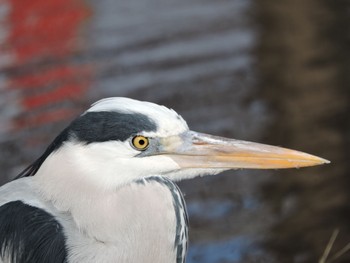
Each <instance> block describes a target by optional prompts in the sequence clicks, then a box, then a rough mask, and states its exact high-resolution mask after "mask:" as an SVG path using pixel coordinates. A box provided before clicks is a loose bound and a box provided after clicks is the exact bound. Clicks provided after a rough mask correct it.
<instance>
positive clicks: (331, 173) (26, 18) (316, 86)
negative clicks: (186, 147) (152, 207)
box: [0, 0, 350, 263]
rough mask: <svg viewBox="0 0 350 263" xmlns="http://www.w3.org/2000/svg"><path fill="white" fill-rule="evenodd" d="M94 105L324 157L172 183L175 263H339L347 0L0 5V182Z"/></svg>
mask: <svg viewBox="0 0 350 263" xmlns="http://www.w3.org/2000/svg"><path fill="white" fill-rule="evenodd" d="M107 96H127V97H132V98H135V99H140V100H148V101H153V102H156V103H159V104H164V105H167V106H168V107H171V108H174V109H175V110H176V111H177V112H179V113H180V114H181V115H182V116H183V117H184V118H185V119H186V120H187V121H188V123H189V126H190V128H191V129H193V130H197V131H201V132H205V133H212V134H216V135H221V136H227V137H233V138H237V139H244V140H251V141H258V142H262V143H268V144H273V145H281V146H285V147H289V148H293V149H297V150H301V151H305V152H309V153H313V154H315V155H319V156H322V157H324V158H326V159H329V160H331V161H332V163H331V164H330V165H325V166H320V167H313V168H305V169H300V170H296V169H295V170H282V171H254V170H239V171H230V172H226V173H224V174H222V175H218V176H215V177H206V178H199V179H194V180H190V181H186V182H181V183H180V188H181V189H182V191H183V192H184V193H185V199H186V201H187V204H188V212H189V216H190V248H189V255H188V263H228V262H296V263H297V262H300V263H304V262H318V261H319V259H320V258H321V256H322V255H323V253H324V251H325V249H326V246H327V243H328V241H329V240H330V238H331V235H332V233H336V231H339V232H338V235H337V238H336V240H335V242H334V244H333V246H332V249H331V252H330V256H329V257H328V260H327V261H326V262H337V263H339V262H350V254H349V253H346V251H345V250H346V246H347V245H348V244H349V242H350V224H349V219H350V207H349V201H350V191H349V188H350V174H349V173H350V172H349V171H350V162H349V160H348V156H349V154H350V151H349V149H350V118H349V110H350V109H349V107H350V2H349V1H346V0H303V1H295V0H283V1H269V0H266V1H258V0H216V1H209V0H129V1H119V0H65V1H61V0H31V1H23V0H0V169H1V174H0V184H3V183H5V182H7V181H9V180H10V179H11V178H13V177H14V176H15V175H16V174H17V173H19V172H20V171H21V170H22V169H23V168H24V167H26V166H27V165H29V164H30V163H31V162H32V161H34V160H35V159H36V158H37V157H38V156H39V155H40V153H42V152H43V151H44V149H45V147H46V145H48V144H49V143H50V142H51V141H52V140H53V138H54V137H55V136H56V135H57V134H58V133H59V131H60V130H61V129H63V128H64V127H65V126H66V125H67V124H68V123H69V122H70V121H71V120H72V119H73V118H74V117H75V116H77V115H78V114H80V113H81V112H82V111H83V110H85V109H86V108H87V107H88V106H89V105H90V104H91V103H92V102H94V101H96V100H98V99H100V98H103V97H107ZM344 247H345V249H344V252H345V253H342V251H341V250H342V249H343V248H344ZM338 252H339V253H338ZM320 262H321V261H320ZM321 263H322V262H321ZM323 263H324V262H323Z"/></svg>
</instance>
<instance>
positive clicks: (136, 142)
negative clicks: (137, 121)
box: [132, 135, 149, 151]
mask: <svg viewBox="0 0 350 263" xmlns="http://www.w3.org/2000/svg"><path fill="white" fill-rule="evenodd" d="M132 145H133V146H134V147H135V148H136V149H137V150H141V151H143V150H146V149H147V147H148V145H149V139H148V138H146V137H144V136H141V135H138V136H135V137H134V138H133V139H132Z"/></svg>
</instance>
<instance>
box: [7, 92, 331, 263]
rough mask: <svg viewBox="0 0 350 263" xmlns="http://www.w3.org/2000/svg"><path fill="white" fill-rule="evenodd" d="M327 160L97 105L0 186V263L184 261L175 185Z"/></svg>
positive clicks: (163, 112)
mask: <svg viewBox="0 0 350 263" xmlns="http://www.w3.org/2000/svg"><path fill="white" fill-rule="evenodd" d="M135 138H137V140H135ZM136 141H137V142H139V143H135V142H136ZM325 162H327V161H326V160H324V159H321V158H318V157H315V156H312V155H308V154H304V153H301V152H297V151H292V150H288V149H283V148H279V147H273V146H267V145H262V144H256V143H250V142H243V141H238V140H232V139H225V138H220V137H215V136H210V135H205V134H201V133H196V132H193V131H190V130H189V128H188V126H187V124H186V122H185V121H184V120H183V118H182V117H181V116H179V115H178V114H177V113H176V112H175V111H173V110H170V109H168V108H166V107H164V106H159V105H156V104H153V103H149V102H140V101H136V100H131V99H127V98H108V99H104V100H101V101H99V102H97V103H95V104H93V105H92V107H91V108H90V109H88V110H87V111H86V112H85V113H83V114H82V115H81V116H79V117H78V118H77V119H75V120H74V121H73V122H72V123H71V124H70V125H68V127H67V128H66V129H64V130H63V131H62V132H61V133H60V134H59V135H58V136H57V137H56V138H55V140H54V141H53V142H52V143H51V144H50V145H49V147H48V148H47V150H46V151H45V152H44V153H43V155H42V156H41V157H39V158H38V159H37V160H36V161H35V162H34V163H33V164H32V165H31V166H29V167H28V168H27V169H25V170H24V171H23V172H22V173H21V174H20V175H19V176H18V177H17V178H16V179H15V180H13V181H12V182H10V183H8V184H6V185H4V186H2V187H1V188H0V236H1V237H0V262H1V263H5V262H6V263H22V262H28V263H31V262H50V263H51V262H53V263H56V262H57V263H59V262H60V263H61V262H67V263H76V262H84V263H89V262H101V263H109V262H123V263H134V262H144V263H148V262H152V263H167V262H169V263H184V262H185V257H186V251H187V242H188V233H187V232H188V230H187V228H188V219H187V213H186V206H185V202H184V200H183V197H182V194H181V191H180V190H179V189H178V187H177V186H176V184H175V183H174V181H179V180H182V179H188V178H192V177H195V176H201V175H206V174H216V173H219V172H220V171H223V170H227V169H234V168H259V169H266V168H286V167H299V166H309V165H316V164H321V163H325Z"/></svg>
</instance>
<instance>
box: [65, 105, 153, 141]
mask: <svg viewBox="0 0 350 263" xmlns="http://www.w3.org/2000/svg"><path fill="white" fill-rule="evenodd" d="M70 130H71V131H72V133H73V134H74V136H76V137H77V139H78V140H80V141H83V142H86V143H92V142H104V141H112V140H118V141H125V140H127V139H128V138H130V137H131V136H132V135H133V134H138V133H140V132H143V131H148V132H149V131H156V130H157V126H156V124H155V123H154V122H153V121H152V120H151V119H150V118H148V117H147V116H146V115H143V114H138V113H135V114H125V113H118V112H88V113H86V114H84V115H83V116H81V117H79V118H78V119H77V120H75V121H74V122H73V123H72V124H71V126H70Z"/></svg>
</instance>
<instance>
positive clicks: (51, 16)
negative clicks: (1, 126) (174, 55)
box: [5, 0, 91, 130]
mask: <svg viewBox="0 0 350 263" xmlns="http://www.w3.org/2000/svg"><path fill="white" fill-rule="evenodd" d="M6 4H7V5H8V6H9V9H10V12H9V14H8V17H7V24H8V25H7V27H8V30H9V33H8V37H7V39H6V41H5V43H6V46H5V47H7V51H6V52H8V53H9V54H11V64H10V65H8V66H9V67H10V68H12V69H16V68H18V67H19V68H21V67H26V66H27V68H29V69H30V70H27V71H24V73H22V72H20V73H19V74H14V75H13V76H8V79H7V82H8V85H7V89H9V90H13V91H14V92H16V93H17V94H18V95H17V100H18V102H17V104H18V106H19V107H20V111H19V115H18V116H16V118H14V119H15V120H14V121H13V122H14V123H13V125H12V127H13V128H14V129H15V130H16V129H21V128H23V127H33V126H37V125H43V124H46V123H53V122H57V121H61V120H63V119H65V118H69V117H70V116H71V115H72V114H74V109H67V108H65V109H62V108H60V107H58V106H57V105H58V104H59V103H62V102H64V101H70V100H79V99H80V100H81V99H82V98H84V95H85V94H86V92H87V90H88V87H89V82H88V79H89V76H90V75H91V67H89V66H85V65H79V64H72V63H70V62H69V61H70V59H69V58H70V57H71V56H73V55H74V54H76V53H78V52H79V51H80V50H81V46H80V44H79V41H80V42H81V39H82V36H80V35H79V34H80V32H81V27H82V25H83V22H84V21H85V20H86V19H87V18H88V17H89V15H90V13H91V12H90V10H89V8H88V6H87V5H86V3H84V2H83V1H80V0H66V1H62V0H31V1H23V0H9V1H7V3H6ZM47 60H49V61H53V63H50V65H46V66H45V61H47ZM38 62H40V65H39V63H38ZM57 62H59V63H57ZM29 65H30V66H29ZM36 67H38V69H37V70H35V68H36ZM51 105H56V106H55V107H52V108H51V107H50V106H51ZM66 105H67V104H66ZM66 105H65V106H66ZM27 111H31V112H32V111H33V112H32V113H31V115H30V116H27V115H26V112H27Z"/></svg>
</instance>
